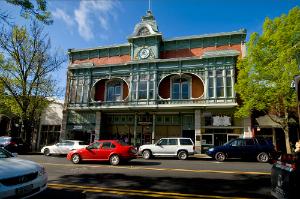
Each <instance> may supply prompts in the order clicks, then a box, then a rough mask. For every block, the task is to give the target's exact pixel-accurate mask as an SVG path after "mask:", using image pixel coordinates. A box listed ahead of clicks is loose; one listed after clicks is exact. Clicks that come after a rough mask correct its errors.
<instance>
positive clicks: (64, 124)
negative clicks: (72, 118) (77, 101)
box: [59, 110, 68, 140]
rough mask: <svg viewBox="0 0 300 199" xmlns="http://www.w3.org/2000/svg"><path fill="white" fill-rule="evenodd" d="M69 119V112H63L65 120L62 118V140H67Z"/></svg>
mask: <svg viewBox="0 0 300 199" xmlns="http://www.w3.org/2000/svg"><path fill="white" fill-rule="evenodd" d="M67 118H68V111H67V110H63V118H62V123H61V131H60V136H59V139H60V140H65V139H67V135H66V134H67V132H66V131H67Z"/></svg>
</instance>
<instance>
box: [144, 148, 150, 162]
mask: <svg viewBox="0 0 300 199" xmlns="http://www.w3.org/2000/svg"><path fill="white" fill-rule="evenodd" d="M143 158H144V159H145V160H148V159H150V158H151V151H150V150H145V151H143Z"/></svg>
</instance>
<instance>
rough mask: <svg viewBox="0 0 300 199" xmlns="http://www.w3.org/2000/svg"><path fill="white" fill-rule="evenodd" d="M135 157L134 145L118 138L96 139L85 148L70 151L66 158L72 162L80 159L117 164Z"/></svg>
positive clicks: (75, 162)
mask: <svg viewBox="0 0 300 199" xmlns="http://www.w3.org/2000/svg"><path fill="white" fill-rule="evenodd" d="M136 157H137V150H136V149H135V147H133V146H130V145H128V144H126V143H125V142H122V141H120V140H98V141H96V142H94V143H92V144H91V145H89V146H87V147H86V148H82V149H77V150H73V151H70V152H69V153H68V155H67V159H68V160H71V161H72V162H73V163H74V164H78V163H80V162H81V161H109V162H110V164H111V165H118V164H119V163H120V161H129V160H132V159H135V158H136Z"/></svg>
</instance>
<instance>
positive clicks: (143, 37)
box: [128, 10, 162, 60]
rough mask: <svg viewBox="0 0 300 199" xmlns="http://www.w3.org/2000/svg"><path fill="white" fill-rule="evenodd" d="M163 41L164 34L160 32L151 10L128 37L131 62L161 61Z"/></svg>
mask: <svg viewBox="0 0 300 199" xmlns="http://www.w3.org/2000/svg"><path fill="white" fill-rule="evenodd" d="M161 40H162V34H161V33H160V32H159V31H158V26H157V24H156V21H155V18H154V16H153V15H152V12H151V10H148V11H147V13H146V16H143V17H142V21H141V22H140V23H138V24H136V26H135V27H134V31H133V34H132V35H131V36H130V37H128V42H129V43H130V44H131V53H130V54H131V60H147V59H159V51H160V50H159V48H160V43H161Z"/></svg>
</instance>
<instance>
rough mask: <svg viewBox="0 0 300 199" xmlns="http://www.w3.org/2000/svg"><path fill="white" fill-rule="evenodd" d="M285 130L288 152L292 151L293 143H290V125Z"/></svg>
mask: <svg viewBox="0 0 300 199" xmlns="http://www.w3.org/2000/svg"><path fill="white" fill-rule="evenodd" d="M283 131H284V137H285V148H286V153H292V150H291V145H290V139H289V129H288V127H286V128H284V129H283Z"/></svg>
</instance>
